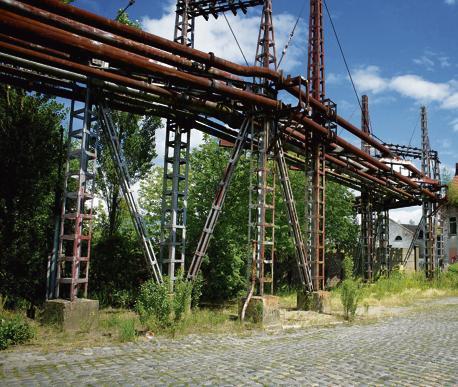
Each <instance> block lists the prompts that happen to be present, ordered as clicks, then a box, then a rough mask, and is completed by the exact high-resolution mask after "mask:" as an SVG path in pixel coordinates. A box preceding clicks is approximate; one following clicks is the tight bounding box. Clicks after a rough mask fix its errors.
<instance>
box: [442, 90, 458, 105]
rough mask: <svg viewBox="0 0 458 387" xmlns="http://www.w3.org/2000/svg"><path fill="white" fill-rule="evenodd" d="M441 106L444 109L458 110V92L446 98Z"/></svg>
mask: <svg viewBox="0 0 458 387" xmlns="http://www.w3.org/2000/svg"><path fill="white" fill-rule="evenodd" d="M441 106H442V107H443V108H444V109H458V92H454V93H453V94H451V95H449V96H448V97H447V98H445V100H444V102H443V103H442V105H441Z"/></svg>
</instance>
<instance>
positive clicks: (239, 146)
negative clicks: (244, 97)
mask: <svg viewBox="0 0 458 387" xmlns="http://www.w3.org/2000/svg"><path fill="white" fill-rule="evenodd" d="M251 125H252V120H251V118H246V119H245V120H244V121H243V124H242V127H241V128H240V131H239V134H238V136H237V140H236V141H235V144H234V146H233V148H232V152H231V156H230V158H229V163H228V165H227V167H226V170H225V171H224V175H223V178H222V179H221V181H220V183H219V186H218V190H217V192H216V195H215V198H214V200H213V203H212V206H211V209H210V212H209V213H208V216H207V220H206V222H205V226H204V229H203V231H202V234H201V235H200V238H199V242H198V244H197V248H196V252H195V253H194V256H193V259H192V261H191V265H190V267H189V271H188V275H187V277H188V279H195V278H196V276H197V274H198V273H199V270H200V266H201V264H202V259H203V257H204V256H205V254H206V253H207V249H208V245H209V243H210V239H211V237H212V235H213V232H214V230H215V227H216V224H217V222H218V218H219V215H220V214H221V210H222V207H223V204H224V200H225V199H226V195H227V190H228V188H229V184H230V182H231V179H232V176H233V174H234V171H235V168H236V166H237V163H238V161H239V160H240V156H241V155H242V152H243V149H244V146H245V143H246V139H247V137H248V133H249V132H250V129H251Z"/></svg>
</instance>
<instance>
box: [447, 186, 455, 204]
mask: <svg viewBox="0 0 458 387" xmlns="http://www.w3.org/2000/svg"><path fill="white" fill-rule="evenodd" d="M447 200H448V202H449V203H450V204H451V205H453V206H458V185H457V184H454V182H453V181H451V182H450V183H449V185H448V190H447Z"/></svg>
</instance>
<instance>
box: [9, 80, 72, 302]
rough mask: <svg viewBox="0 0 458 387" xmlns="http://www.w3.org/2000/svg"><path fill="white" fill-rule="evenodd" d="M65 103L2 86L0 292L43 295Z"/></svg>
mask: <svg viewBox="0 0 458 387" xmlns="http://www.w3.org/2000/svg"><path fill="white" fill-rule="evenodd" d="M63 118H64V108H63V105H61V104H59V103H57V102H56V101H55V100H54V99H52V98H49V97H45V96H42V95H38V94H34V95H28V94H26V92H24V91H22V90H16V89H14V88H10V87H9V86H0V293H3V294H8V295H10V296H11V297H12V298H25V299H27V300H29V301H31V302H33V303H37V302H39V300H42V299H43V298H44V295H45V284H46V261H47V256H48V254H49V253H50V252H51V249H52V245H51V242H52V236H53V222H54V217H53V215H54V214H53V208H54V202H55V188H56V184H58V181H59V176H58V164H59V160H60V159H61V156H62V152H63V149H62V139H61V136H62V130H63V129H62V127H61V121H62V120H63Z"/></svg>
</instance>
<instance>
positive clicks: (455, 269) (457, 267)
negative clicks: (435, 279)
mask: <svg viewBox="0 0 458 387" xmlns="http://www.w3.org/2000/svg"><path fill="white" fill-rule="evenodd" d="M447 272H448V273H450V274H452V275H457V276H458V263H454V264H452V265H450V266H449V267H448V269H447Z"/></svg>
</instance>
